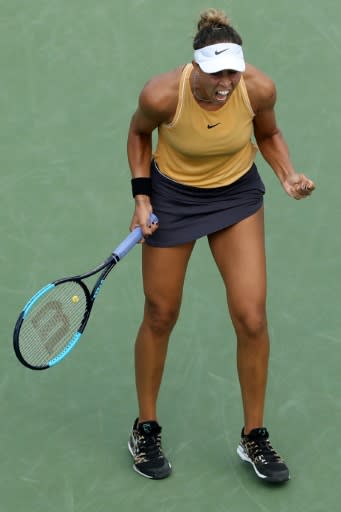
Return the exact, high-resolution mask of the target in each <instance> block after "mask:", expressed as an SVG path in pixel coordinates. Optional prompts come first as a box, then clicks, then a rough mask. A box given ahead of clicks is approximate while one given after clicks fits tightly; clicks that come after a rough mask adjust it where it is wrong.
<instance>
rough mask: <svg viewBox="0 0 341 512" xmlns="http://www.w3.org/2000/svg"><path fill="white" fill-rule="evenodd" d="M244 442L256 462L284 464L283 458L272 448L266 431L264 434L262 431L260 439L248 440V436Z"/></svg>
mask: <svg viewBox="0 0 341 512" xmlns="http://www.w3.org/2000/svg"><path fill="white" fill-rule="evenodd" d="M244 442H245V444H246V447H247V450H248V452H249V453H250V455H251V457H252V458H253V459H254V460H256V461H259V462H262V463H264V464H269V463H271V462H277V463H278V462H283V460H282V458H281V456H280V455H279V454H278V453H277V452H276V451H275V449H274V448H273V447H272V445H271V443H270V441H269V439H268V434H267V432H266V431H265V430H264V432H263V431H261V432H260V435H259V437H257V438H254V439H248V438H247V436H246V439H245V441H244Z"/></svg>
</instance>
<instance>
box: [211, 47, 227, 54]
mask: <svg viewBox="0 0 341 512" xmlns="http://www.w3.org/2000/svg"><path fill="white" fill-rule="evenodd" d="M227 50H228V48H225V50H220V51H218V50H216V51H215V52H214V53H215V55H220V54H221V53H223V52H227Z"/></svg>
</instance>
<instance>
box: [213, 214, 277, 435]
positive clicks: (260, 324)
mask: <svg viewBox="0 0 341 512" xmlns="http://www.w3.org/2000/svg"><path fill="white" fill-rule="evenodd" d="M209 243H210V247H211V251H212V254H213V256H214V258H215V260H216V263H217V265H218V268H219V270H220V273H221V275H222V277H223V279H224V282H225V286H226V290H227V300H228V306H229V310H230V315H231V319H232V322H233V325H234V328H235V331H236V335H237V367H238V375H239V382H240V387H241V393H242V400H243V408H244V429H245V433H246V434H247V433H248V432H249V431H250V430H252V429H253V428H257V427H261V426H263V421H264V403H265V392H266V382H267V371H268V359H269V336H268V329H267V319H266V261H265V248H264V216H263V209H261V210H258V212H257V213H255V214H254V215H252V216H251V217H248V218H247V219H245V220H243V221H241V222H240V223H238V224H236V225H234V226H232V227H230V228H227V229H225V230H223V231H220V232H217V233H214V234H213V235H211V236H210V237H209Z"/></svg>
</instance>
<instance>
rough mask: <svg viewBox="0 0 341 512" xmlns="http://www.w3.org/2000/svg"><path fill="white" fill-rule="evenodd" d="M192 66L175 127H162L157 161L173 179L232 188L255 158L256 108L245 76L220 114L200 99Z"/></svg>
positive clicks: (184, 78)
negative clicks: (194, 87) (193, 83)
mask: <svg viewBox="0 0 341 512" xmlns="http://www.w3.org/2000/svg"><path fill="white" fill-rule="evenodd" d="M192 69H193V66H192V64H187V65H186V66H185V68H184V70H183V72H182V75H181V79H180V84H179V99H178V105H177V108H176V112H175V115H174V118H173V120H172V122H171V123H168V124H165V123H163V124H161V125H160V126H159V128H158V142H157V147H156V150H155V152H154V158H155V161H156V163H157V165H158V167H159V169H160V170H161V172H162V173H163V174H165V175H166V176H168V177H169V178H171V179H173V180H175V181H177V182H179V183H183V184H185V185H190V186H193V187H200V188H213V187H222V186H224V185H229V184H230V183H233V182H234V181H236V180H238V179H239V178H240V177H241V176H243V174H245V173H246V172H247V171H248V170H249V169H250V167H251V166H252V163H253V161H254V159H255V155H256V152H257V146H256V145H255V144H253V143H252V141H251V137H252V134H253V124H252V120H253V118H254V112H253V110H252V107H251V104H250V101H249V97H248V94H247V90H246V86H245V82H244V79H243V77H241V79H240V82H239V84H238V85H237V87H236V88H235V90H234V91H233V94H232V95H231V97H230V98H229V100H228V101H227V102H226V103H225V104H224V105H223V106H222V107H221V108H220V109H219V110H216V111H207V110H205V109H203V108H201V107H200V105H198V103H197V102H196V101H195V99H194V97H193V94H192V91H191V87H190V83H189V77H190V74H191V71H192Z"/></svg>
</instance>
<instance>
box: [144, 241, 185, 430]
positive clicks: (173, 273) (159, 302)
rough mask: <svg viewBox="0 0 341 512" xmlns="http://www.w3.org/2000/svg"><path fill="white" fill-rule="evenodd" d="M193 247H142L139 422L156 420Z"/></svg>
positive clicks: (145, 245)
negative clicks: (160, 390)
mask: <svg viewBox="0 0 341 512" xmlns="http://www.w3.org/2000/svg"><path fill="white" fill-rule="evenodd" d="M193 247H194V243H189V244H184V245H181V246H178V247H170V248H157V247H151V246H148V245H147V244H144V246H143V260H142V261H143V282H144V292H145V308H144V317H143V321H142V324H141V326H140V329H139V332H138V335H137V339H136V344H135V376H136V388H137V397H138V403H139V421H140V422H143V421H147V420H156V419H157V414H156V402H157V397H158V393H159V389H160V385H161V379H162V375H163V369H164V364H165V359H166V354H167V347H168V340H169V336H170V334H171V331H172V329H173V327H174V325H175V323H176V320H177V318H178V315H179V311H180V306H181V299H182V290H183V283H184V278H185V273H186V269H187V264H188V261H189V258H190V255H191V253H192V249H193Z"/></svg>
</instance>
